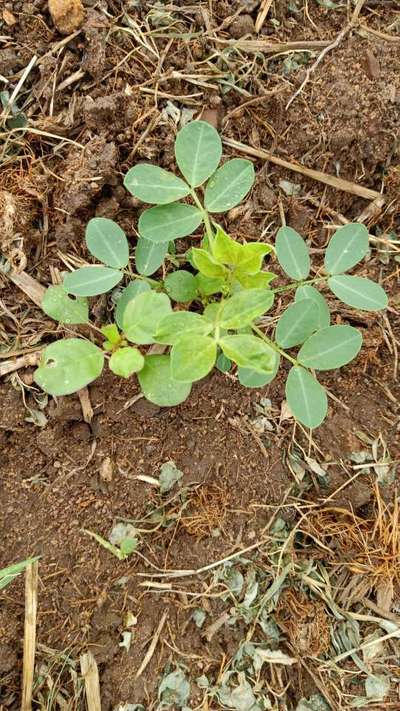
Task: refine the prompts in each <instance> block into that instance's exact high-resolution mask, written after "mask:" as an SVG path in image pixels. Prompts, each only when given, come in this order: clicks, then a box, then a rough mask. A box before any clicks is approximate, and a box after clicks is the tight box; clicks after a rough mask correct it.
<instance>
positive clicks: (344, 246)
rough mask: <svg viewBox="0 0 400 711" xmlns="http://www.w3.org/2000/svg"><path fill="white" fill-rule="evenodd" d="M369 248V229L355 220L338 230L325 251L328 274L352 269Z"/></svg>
mask: <svg viewBox="0 0 400 711" xmlns="http://www.w3.org/2000/svg"><path fill="white" fill-rule="evenodd" d="M368 250H369V239H368V230H367V228H366V227H365V226H364V225H360V224H359V223H357V222H355V223H353V224H350V225H345V226H344V227H340V229H338V230H336V232H335V234H334V235H332V237H331V239H330V241H329V244H328V247H327V249H326V252H325V260H324V264H325V269H326V271H327V272H328V274H342V273H343V272H347V271H348V270H349V269H352V267H354V266H355V265H356V264H357V263H358V262H360V261H361V259H363V258H364V257H365V256H366V254H368Z"/></svg>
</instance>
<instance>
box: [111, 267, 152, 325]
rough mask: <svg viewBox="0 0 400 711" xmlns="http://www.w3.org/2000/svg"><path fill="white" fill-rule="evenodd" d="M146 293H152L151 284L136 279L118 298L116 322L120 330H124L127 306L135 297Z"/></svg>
mask: <svg viewBox="0 0 400 711" xmlns="http://www.w3.org/2000/svg"><path fill="white" fill-rule="evenodd" d="M144 291H150V284H148V283H147V281H143V280H142V279H135V280H134V281H131V283H130V284H128V286H126V287H125V289H124V290H123V291H122V293H121V295H120V296H119V297H118V301H117V307H116V309H115V321H116V323H117V324H118V326H119V327H120V328H123V317H124V311H125V308H126V306H127V304H128V303H129V302H130V301H132V299H134V298H135V296H137V295H138V294H142V293H143V292H144Z"/></svg>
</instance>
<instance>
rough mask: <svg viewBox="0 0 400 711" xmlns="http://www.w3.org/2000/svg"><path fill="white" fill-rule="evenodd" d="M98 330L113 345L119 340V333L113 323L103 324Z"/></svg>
mask: <svg viewBox="0 0 400 711" xmlns="http://www.w3.org/2000/svg"><path fill="white" fill-rule="evenodd" d="M100 331H101V332H102V334H103V336H105V337H106V338H107V340H108V341H110V343H111V344H112V345H113V346H115V345H116V344H117V343H119V342H120V340H121V336H120V333H119V331H118V328H117V326H116V324H115V323H109V324H107V326H103V327H102V328H101V329H100Z"/></svg>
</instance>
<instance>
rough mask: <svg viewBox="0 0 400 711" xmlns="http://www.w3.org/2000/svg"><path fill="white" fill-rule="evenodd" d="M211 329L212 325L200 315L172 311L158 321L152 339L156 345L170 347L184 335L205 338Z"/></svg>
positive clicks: (191, 312)
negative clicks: (162, 344)
mask: <svg viewBox="0 0 400 711" xmlns="http://www.w3.org/2000/svg"><path fill="white" fill-rule="evenodd" d="M212 329H213V324H212V323H210V321H207V319H206V318H204V316H201V315H200V314H196V313H194V312H193V311H173V312H172V313H171V314H169V315H168V316H164V318H163V319H162V320H161V321H160V323H159V324H158V328H157V331H156V333H155V336H154V338H155V341H156V342H157V343H166V344H167V345H170V346H172V345H173V344H174V343H176V342H177V341H178V340H179V339H180V338H182V336H184V335H189V334H191V335H192V334H193V335H201V336H207V335H208V334H209V333H210V332H211V331H212Z"/></svg>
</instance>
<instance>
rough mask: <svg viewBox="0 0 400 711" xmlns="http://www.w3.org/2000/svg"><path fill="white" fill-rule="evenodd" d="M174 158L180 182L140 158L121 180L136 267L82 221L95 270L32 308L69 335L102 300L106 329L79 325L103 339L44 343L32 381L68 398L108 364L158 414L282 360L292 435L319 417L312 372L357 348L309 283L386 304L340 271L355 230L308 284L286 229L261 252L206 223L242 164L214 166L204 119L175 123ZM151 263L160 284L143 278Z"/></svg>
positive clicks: (254, 379) (363, 303) (239, 192)
mask: <svg viewBox="0 0 400 711" xmlns="http://www.w3.org/2000/svg"><path fill="white" fill-rule="evenodd" d="M175 156H176V162H177V165H178V168H179V170H180V172H181V174H182V176H183V179H182V178H180V177H177V176H176V175H175V174H173V173H171V172H168V171H166V170H164V169H162V168H160V167H157V166H154V165H148V164H143V163H142V164H138V165H135V166H134V167H133V168H131V169H130V170H129V171H128V173H127V175H126V176H125V181H124V184H125V187H126V188H127V190H128V191H129V192H130V193H131V194H132V195H134V196H135V197H136V198H139V199H140V200H142V201H143V202H145V203H148V204H152V205H154V206H153V207H150V208H148V209H145V210H144V211H143V212H142V214H141V215H140V218H139V223H138V233H139V237H138V240H137V243H136V247H135V258H134V263H135V271H133V269H132V267H131V263H130V257H129V243H128V240H127V237H126V235H125V233H124V231H123V230H122V229H121V227H119V226H118V225H117V224H116V223H115V222H114V221H112V220H109V219H106V218H101V217H96V218H94V219H92V220H90V221H89V223H88V225H87V228H86V246H87V249H88V250H89V252H90V253H91V254H92V255H93V257H95V258H96V259H97V260H98V261H99V262H101V264H95V265H90V266H84V267H82V268H80V269H76V270H75V271H72V272H70V273H68V274H67V275H66V276H65V278H64V281H63V284H62V285H58V286H50V287H49V288H48V290H47V292H46V294H45V296H44V299H43V304H42V306H43V310H44V311H45V313H46V314H48V315H49V316H51V317H52V318H54V319H56V320H58V321H59V322H61V323H62V324H65V325H66V326H68V327H70V326H72V325H77V324H88V323H89V302H88V297H93V296H97V295H99V294H104V293H106V292H112V299H113V300H114V302H115V304H116V305H115V313H114V320H113V322H111V323H107V324H105V325H104V326H103V327H102V328H101V329H98V328H96V327H95V326H92V328H93V340H95V341H96V342H97V343H98V341H99V335H100V336H103V337H104V342H103V343H102V345H101V346H99V345H96V344H95V343H94V342H92V341H91V340H89V339H87V338H81V337H75V336H74V337H72V338H65V339H62V340H59V341H56V342H55V343H52V344H51V345H49V346H47V348H46V349H45V350H44V353H43V356H42V359H41V362H40V365H39V367H38V369H37V370H36V372H35V381H36V383H37V384H38V385H40V386H41V387H42V388H43V390H45V391H46V392H48V393H50V394H51V395H54V396H61V395H67V394H70V393H73V392H75V391H77V390H79V389H80V388H83V387H84V386H86V385H88V384H89V383H91V382H92V381H93V380H95V379H96V378H97V377H99V375H100V374H101V372H102V370H103V367H104V363H105V361H107V362H108V366H109V368H110V369H111V370H112V371H113V372H114V373H115V374H116V375H118V376H121V377H123V378H129V377H130V376H132V375H133V374H136V375H137V378H138V381H139V384H140V387H141V389H142V392H143V394H144V396H145V397H146V398H147V399H148V400H150V401H151V402H153V403H156V404H157V405H159V406H167V407H171V406H174V405H178V404H179V403H181V402H183V401H184V400H185V399H186V398H187V397H188V396H189V394H190V391H191V388H192V384H193V383H194V382H196V381H198V380H201V379H202V378H204V377H206V376H207V375H208V374H209V373H210V372H211V371H212V370H213V368H214V367H215V366H217V367H218V368H219V369H220V370H222V371H228V370H232V371H233V369H234V368H235V369H236V371H235V372H236V373H237V377H238V379H239V382H240V383H241V384H242V385H243V386H246V387H250V388H251V387H263V386H265V385H267V384H268V383H270V382H271V381H272V380H273V378H274V377H275V376H276V374H277V372H278V368H279V365H280V362H281V359H282V358H284V359H286V360H287V361H289V363H290V365H291V368H290V370H289V374H288V377H287V381H286V398H287V402H288V404H289V407H290V409H291V411H292V413H293V415H294V417H295V418H297V419H298V420H299V421H300V422H301V423H303V424H304V425H305V426H307V427H310V428H315V427H318V425H320V424H321V422H322V421H323V420H324V418H325V416H326V413H327V394H326V390H325V389H324V387H323V386H322V385H321V384H320V383H319V381H318V380H317V378H316V376H315V371H324V370H331V369H335V368H341V367H342V366H344V365H345V364H346V363H349V361H351V360H352V359H353V358H355V357H356V355H357V354H358V352H359V350H360V348H361V344H362V336H361V333H360V331H359V330H357V329H356V328H354V327H353V326H350V325H347V324H339V325H331V316H330V311H329V307H328V304H327V301H326V300H325V298H324V296H323V294H322V293H321V291H320V290H319V288H318V287H321V286H325V287H328V289H329V290H330V291H331V292H332V293H333V294H334V295H335V296H336V297H337V298H338V299H340V300H341V301H343V302H344V303H345V304H348V305H349V306H352V307H354V308H355V309H364V310H371V311H377V310H380V309H384V308H385V307H386V305H387V296H386V293H385V292H384V290H383V289H382V288H381V286H379V284H377V283H375V282H373V281H371V280H369V279H366V278H361V277H358V276H351V275H349V274H347V272H348V271H349V270H351V269H352V268H353V267H354V266H355V265H356V264H357V263H358V262H360V260H362V259H363V258H364V257H365V256H366V255H367V253H368V251H369V243H368V231H367V229H366V228H365V227H364V226H363V225H361V224H358V223H356V224H348V225H346V226H344V227H341V228H340V229H338V230H337V231H336V232H335V234H334V235H333V236H332V238H331V239H330V242H329V244H328V247H327V249H326V252H325V255H324V267H323V270H319V271H318V272H317V275H316V276H315V277H310V271H311V262H310V256H309V250H308V247H307V244H306V242H305V241H304V240H303V239H302V237H301V236H300V235H299V234H298V233H297V232H295V230H293V229H291V228H290V227H282V228H281V229H279V230H278V233H277V235H276V240H275V244H274V245H271V244H266V243H265V242H247V243H246V242H243V243H241V242H238V241H236V240H234V239H232V238H231V237H230V236H229V235H228V234H226V232H225V231H224V230H223V229H222V227H220V226H219V225H218V224H217V222H216V221H215V220H214V217H213V216H214V215H215V214H218V213H223V212H226V211H227V210H230V209H231V208H232V207H235V206H236V205H238V204H239V203H240V202H241V201H242V200H243V198H244V197H245V196H246V195H247V194H248V192H249V191H250V189H251V187H252V185H253V182H254V168H253V165H252V163H251V162H250V161H248V160H243V159H238V158H234V159H232V160H228V161H227V162H225V163H224V164H223V165H222V166H220V167H218V166H219V163H220V160H221V156H222V144H221V139H220V137H219V135H218V133H217V131H216V130H215V129H214V128H212V127H211V126H210V125H209V124H208V123H205V122H203V121H193V122H191V123H189V124H187V125H186V126H185V127H184V128H182V129H181V130H180V131H179V132H178V134H177V137H176V142H175ZM182 200H184V202H182ZM193 232H197V235H198V236H197V237H196V243H195V244H197V246H192V247H191V248H190V249H189V250H188V251H186V253H185V254H182V255H177V254H176V249H175V244H174V241H175V240H177V239H181V238H184V237H187V236H188V235H191V234H192V233H193ZM199 233H201V234H200V236H199ZM273 257H276V259H277V261H278V263H279V264H280V266H281V268H282V270H283V271H284V272H285V274H286V275H287V276H288V277H289V279H290V280H291V281H290V283H288V284H286V285H285V286H279V287H277V288H274V287H273V286H272V282H273V280H274V279H275V278H276V274H274V273H273V272H272V271H267V270H266V269H265V259H266V258H268V259H269V260H270V259H271V258H273ZM162 265H164V268H163V273H164V274H165V273H166V276H165V278H164V277H154V276H153V275H154V274H155V273H156V272H158V270H159V268H160V267H161V266H162ZM171 266H172V269H171ZM182 266H185V267H186V268H182ZM175 267H178V268H175ZM123 280H124V281H125V284H126V285H125V287H124V288H123V289H122V290H121V289H120V287H118V285H119V284H120V283H121V282H122V281H123ZM126 282H128V283H126ZM289 291H293V292H294V300H293V302H292V303H291V304H290V305H289V306H288V307H287V308H286V309H285V310H284V312H283V313H282V315H280V316H279V318H278V320H277V323H276V328H275V333H274V338H273V339H272V338H270V337H269V336H267V335H266V334H265V333H264V330H263V328H262V325H263V324H262V323H260V319H262V318H263V317H264V323H265V321H266V320H267V321H268V317H267V319H265V314H267V313H268V314H271V315H272V318H270V319H269V320H270V322H274V321H276V317H275V319H274V318H273V317H274V312H273V310H272V309H273V305H274V298H275V295H276V294H278V293H282V292H289ZM271 310H272V311H271ZM269 330H270V329H269ZM155 344H157V345H156V348H155V347H154V346H155ZM149 347H150V348H149ZM293 349H298V350H297V353H296V352H295V351H294V350H293ZM154 351H156V352H154Z"/></svg>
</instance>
